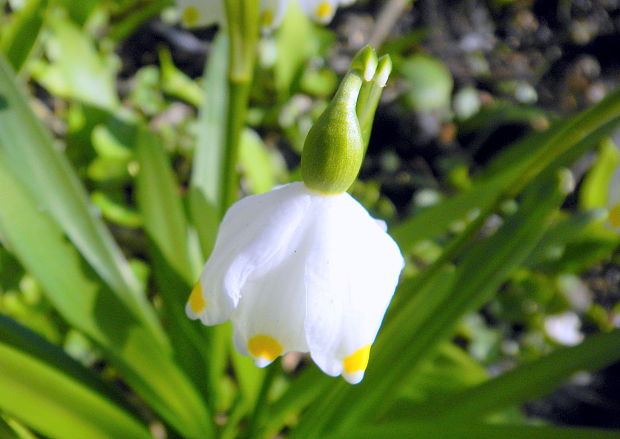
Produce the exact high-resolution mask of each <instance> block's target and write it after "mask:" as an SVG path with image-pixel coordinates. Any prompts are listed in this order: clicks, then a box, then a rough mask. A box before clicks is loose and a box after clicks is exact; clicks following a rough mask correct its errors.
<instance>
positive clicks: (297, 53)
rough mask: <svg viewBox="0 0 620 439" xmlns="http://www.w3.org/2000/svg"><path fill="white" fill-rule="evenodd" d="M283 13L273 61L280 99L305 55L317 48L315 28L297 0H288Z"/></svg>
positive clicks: (297, 74)
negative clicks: (291, 0) (314, 34)
mask: <svg viewBox="0 0 620 439" xmlns="http://www.w3.org/2000/svg"><path fill="white" fill-rule="evenodd" d="M289 3H290V4H289V5H288V7H287V10H286V16H285V17H284V20H282V24H281V25H280V28H279V29H278V32H277V33H276V35H275V39H276V51H277V57H276V60H275V65H274V76H275V84H276V89H277V92H278V95H279V96H280V99H281V100H284V99H286V98H287V97H288V96H289V95H290V94H291V92H292V90H293V89H294V84H295V83H296V82H297V81H298V80H299V77H300V74H301V73H302V71H303V70H302V69H303V67H304V66H305V65H306V63H307V61H308V59H309V58H310V57H311V56H312V55H315V54H316V53H317V51H318V45H317V43H316V41H317V39H316V38H311V37H310V36H311V35H312V34H313V33H314V32H316V30H315V29H313V26H312V23H311V21H310V20H309V19H308V17H307V16H306V14H304V13H303V12H302V11H301V9H300V7H299V5H298V3H297V2H289Z"/></svg>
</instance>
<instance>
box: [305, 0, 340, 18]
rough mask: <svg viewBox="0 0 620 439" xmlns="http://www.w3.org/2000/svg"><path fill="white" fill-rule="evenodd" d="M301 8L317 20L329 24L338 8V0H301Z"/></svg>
mask: <svg viewBox="0 0 620 439" xmlns="http://www.w3.org/2000/svg"><path fill="white" fill-rule="evenodd" d="M299 3H300V6H301V9H302V10H303V11H304V12H305V13H306V15H308V16H309V17H310V18H312V19H313V20H315V21H318V22H319V23H321V24H327V23H329V22H330V21H332V18H334V15H335V14H336V9H338V0H299Z"/></svg>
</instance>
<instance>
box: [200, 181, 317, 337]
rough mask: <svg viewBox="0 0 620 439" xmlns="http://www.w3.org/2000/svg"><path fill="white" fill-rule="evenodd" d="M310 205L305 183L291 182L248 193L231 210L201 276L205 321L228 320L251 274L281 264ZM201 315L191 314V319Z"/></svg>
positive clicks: (201, 314)
mask: <svg viewBox="0 0 620 439" xmlns="http://www.w3.org/2000/svg"><path fill="white" fill-rule="evenodd" d="M308 205H309V200H308V196H307V195H305V191H304V190H303V183H291V184H288V185H284V186H281V187H280V188H278V189H274V190H272V191H270V192H267V193H265V194H260V195H253V196H250V197H246V198H244V199H242V200H241V201H238V202H237V203H235V204H234V205H233V206H232V207H231V208H230V209H229V210H228V212H227V213H226V215H225V216H224V219H223V220H222V224H221V225H220V230H219V231H218V236H217V239H216V242H215V247H214V249H213V252H212V253H211V256H210V257H209V260H208V261H207V263H206V264H205V268H204V270H203V272H202V275H201V276H200V285H201V286H202V296H203V298H204V307H203V309H202V310H201V311H200V312H199V313H197V314H198V317H200V319H201V320H202V322H203V323H204V324H205V325H216V324H219V323H223V322H225V321H226V320H228V319H229V318H230V316H231V314H232V311H233V310H234V308H235V307H236V306H237V304H238V303H239V300H240V298H241V291H242V289H243V286H244V284H245V282H246V280H247V279H248V277H249V276H250V275H260V274H261V273H265V272H268V271H269V270H270V268H271V267H272V266H274V265H277V264H278V263H279V259H278V255H279V254H280V253H281V249H282V248H285V247H286V246H287V245H288V242H289V241H290V240H291V239H292V238H293V237H294V235H295V234H296V229H297V226H298V224H299V223H300V222H301V221H302V219H303V218H304V215H305V211H306V209H307V207H308ZM197 314H196V313H194V315H192V314H191V313H189V312H188V316H189V317H190V318H196V315H197Z"/></svg>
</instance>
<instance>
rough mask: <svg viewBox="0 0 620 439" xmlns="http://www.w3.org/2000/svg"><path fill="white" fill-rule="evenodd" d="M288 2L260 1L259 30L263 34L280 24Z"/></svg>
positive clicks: (275, 0)
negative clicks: (260, 29)
mask: <svg viewBox="0 0 620 439" xmlns="http://www.w3.org/2000/svg"><path fill="white" fill-rule="evenodd" d="M288 2H289V0H262V1H261V28H262V30H263V31H264V32H271V31H272V30H274V29H275V28H277V27H278V26H279V25H280V23H282V19H283V18H284V13H285V12H286V7H287V5H288Z"/></svg>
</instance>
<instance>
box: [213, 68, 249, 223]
mask: <svg viewBox="0 0 620 439" xmlns="http://www.w3.org/2000/svg"><path fill="white" fill-rule="evenodd" d="M250 82H251V81H235V80H233V79H229V81H228V89H229V101H228V117H227V118H226V150H225V151H226V152H225V156H224V160H223V165H224V169H223V172H222V181H221V185H220V187H221V191H222V192H221V197H220V216H223V215H224V213H225V212H226V210H227V209H228V208H229V207H230V206H231V205H232V204H233V203H234V202H235V201H237V195H238V189H239V177H238V175H237V158H238V156H239V143H240V141H241V133H242V131H243V127H244V124H245V118H246V115H247V112H248V100H249V95H250Z"/></svg>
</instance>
